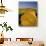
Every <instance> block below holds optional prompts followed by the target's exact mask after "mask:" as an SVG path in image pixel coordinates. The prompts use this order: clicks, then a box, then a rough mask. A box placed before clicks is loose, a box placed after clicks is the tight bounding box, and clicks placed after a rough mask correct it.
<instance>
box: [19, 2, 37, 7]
mask: <svg viewBox="0 0 46 46" xmlns="http://www.w3.org/2000/svg"><path fill="white" fill-rule="evenodd" d="M19 8H37V2H24V1H21V2H19Z"/></svg>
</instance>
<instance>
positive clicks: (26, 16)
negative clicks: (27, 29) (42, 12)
mask: <svg viewBox="0 0 46 46" xmlns="http://www.w3.org/2000/svg"><path fill="white" fill-rule="evenodd" d="M36 14H37V10H36V9H31V8H24V9H19V21H20V23H19V25H21V26H37V24H38V15H36Z"/></svg>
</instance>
